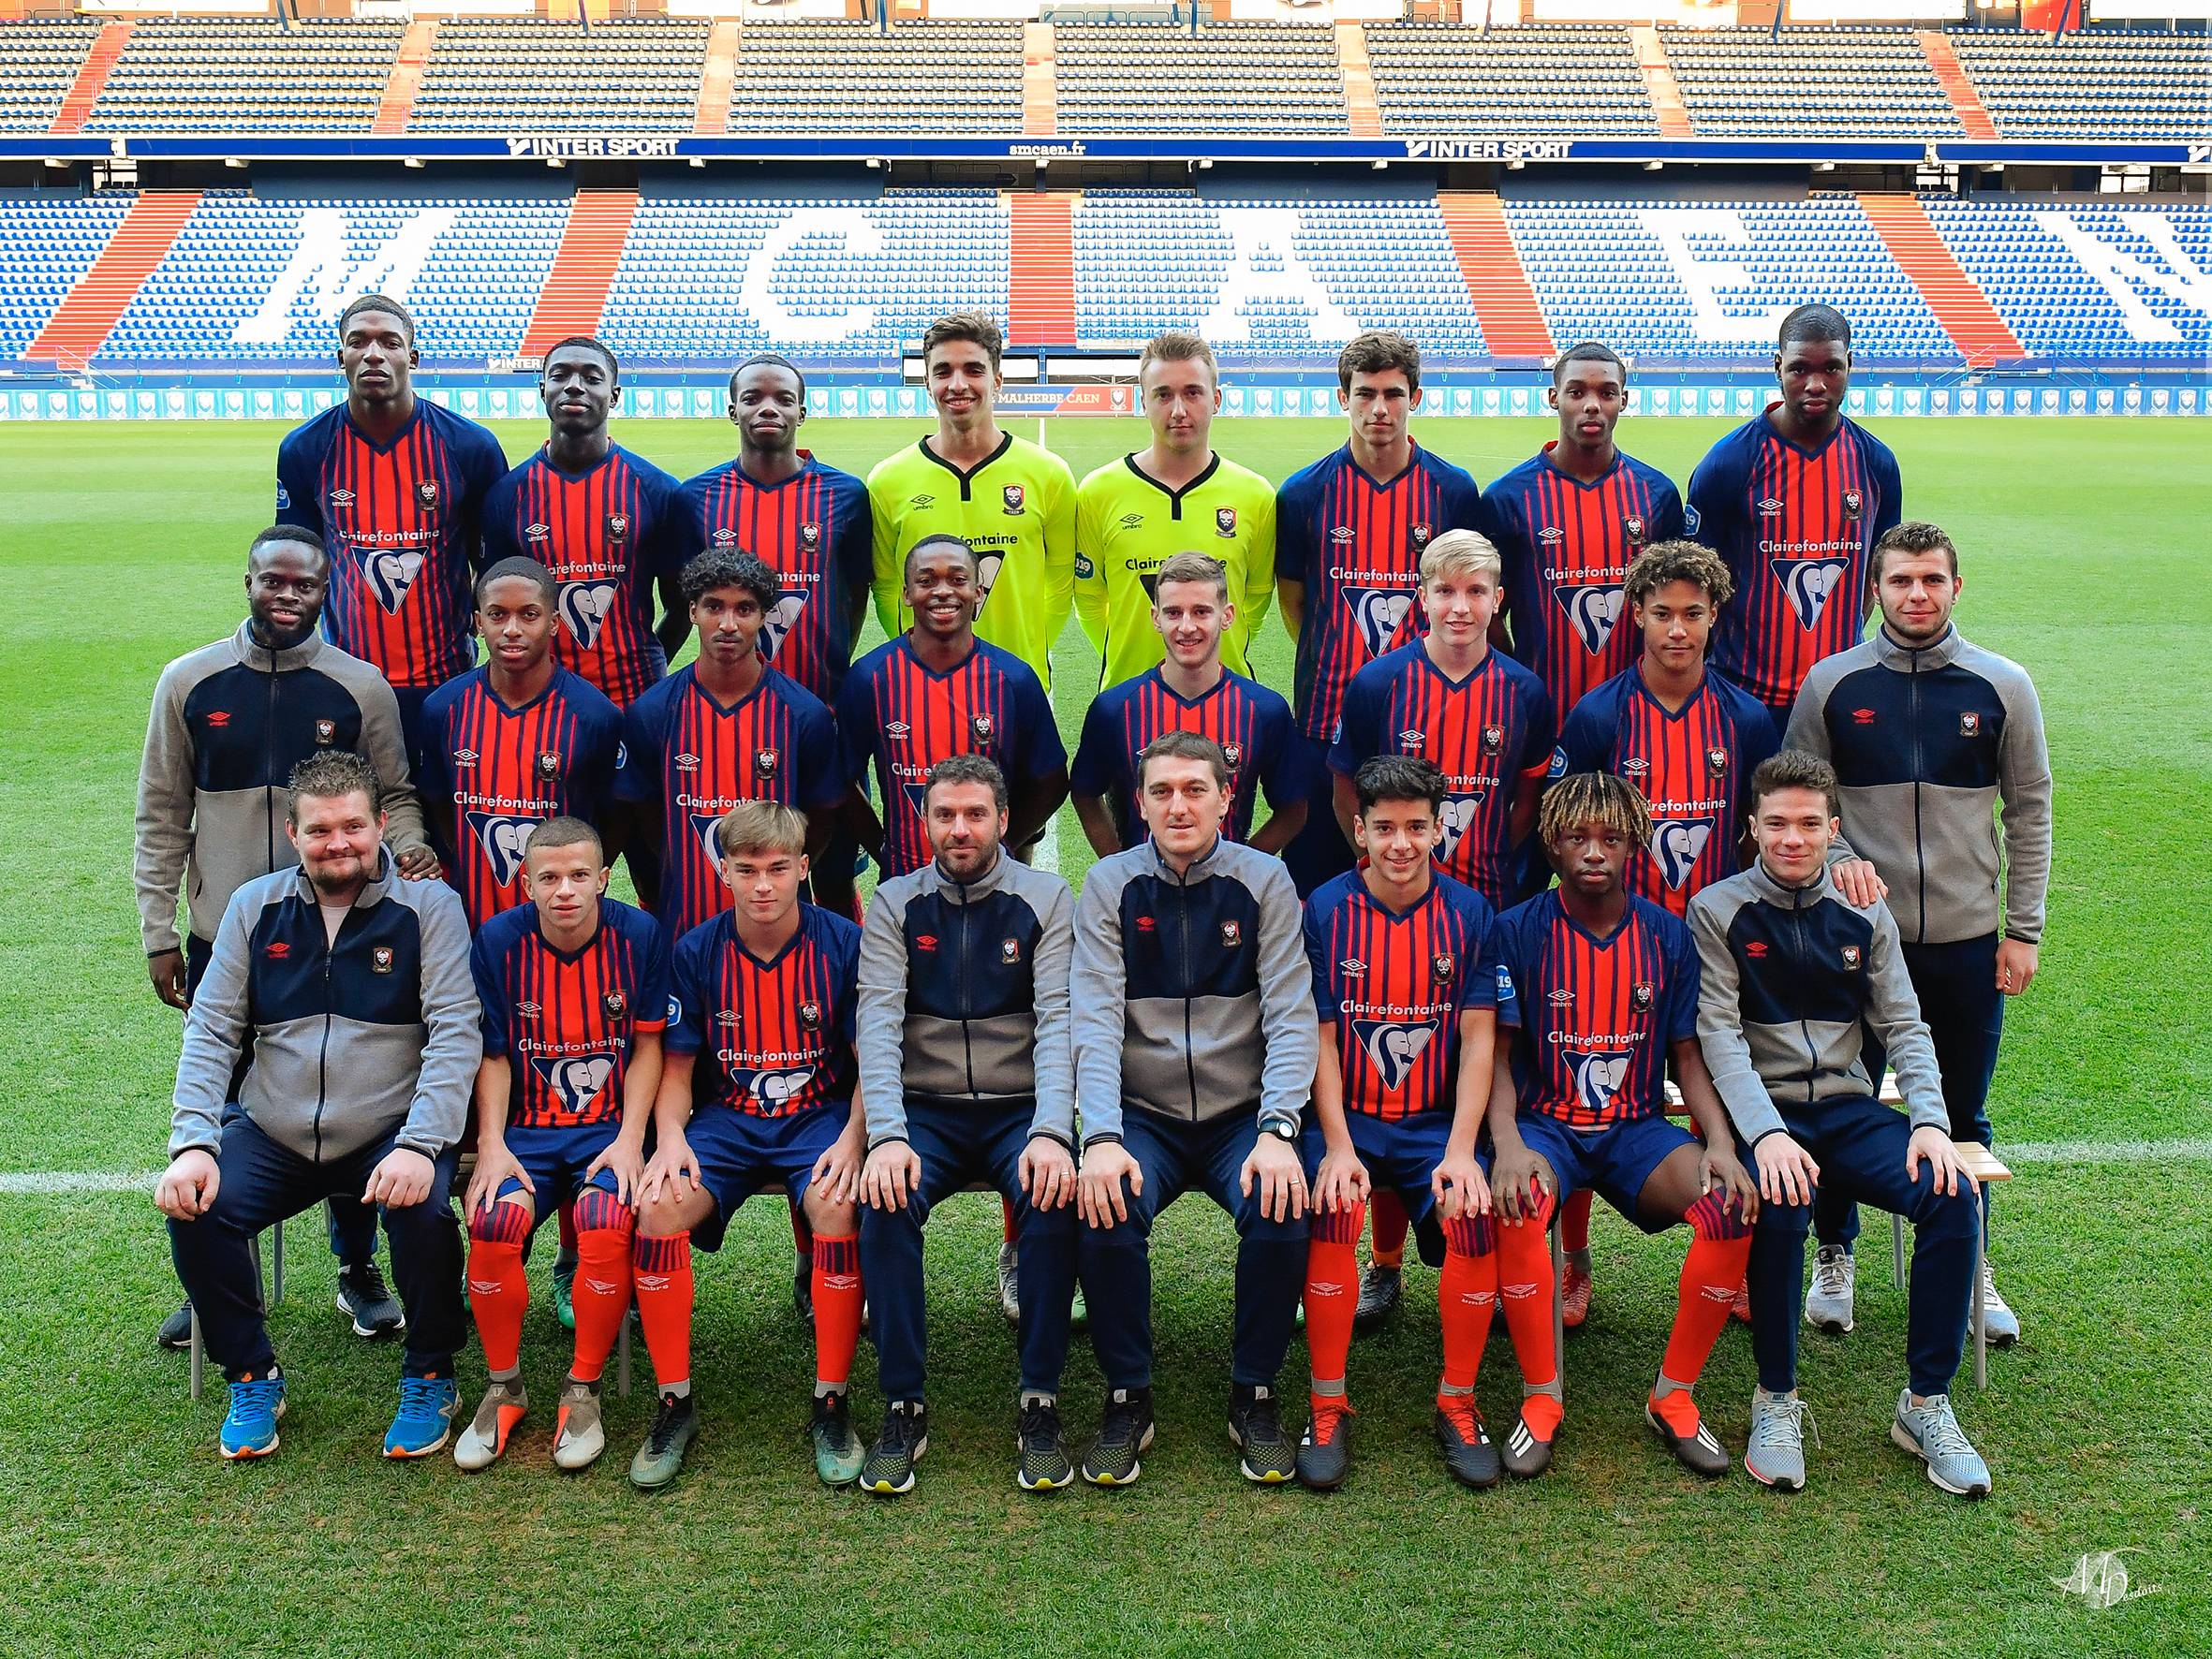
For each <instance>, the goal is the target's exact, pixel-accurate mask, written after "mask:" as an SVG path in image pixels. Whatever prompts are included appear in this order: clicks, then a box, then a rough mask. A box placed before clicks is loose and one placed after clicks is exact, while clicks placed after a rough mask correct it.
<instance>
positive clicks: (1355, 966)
mask: <svg viewBox="0 0 2212 1659" xmlns="http://www.w3.org/2000/svg"><path fill="white" fill-rule="evenodd" d="M1336 966H1337V968H1338V969H1339V970H1340V971H1341V972H1342V973H1343V974H1345V975H1346V976H1348V977H1349V978H1353V979H1357V978H1358V977H1359V976H1361V975H1362V974H1364V973H1365V972H1366V971H1367V964H1366V963H1365V962H1356V961H1354V960H1353V959H1352V958H1350V957H1346V958H1345V959H1344V960H1343V961H1342V962H1338V963H1337V964H1336Z"/></svg>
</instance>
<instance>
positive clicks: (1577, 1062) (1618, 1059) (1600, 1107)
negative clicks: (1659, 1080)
mask: <svg viewBox="0 0 2212 1659" xmlns="http://www.w3.org/2000/svg"><path fill="white" fill-rule="evenodd" d="M1631 1058H1633V1056H1631V1055H1630V1054H1627V1053H1625V1052H1623V1051H1622V1050H1617V1049H1598V1050H1592V1051H1591V1052H1589V1053H1586V1054H1570V1055H1568V1056H1567V1059H1568V1062H1569V1064H1571V1065H1572V1066H1573V1067H1574V1095H1575V1098H1576V1099H1577V1100H1578V1101H1580V1102H1581V1103H1582V1107H1583V1109H1584V1110H1585V1111H1587V1112H1590V1113H1593V1114H1596V1115H1600V1116H1601V1115H1603V1114H1604V1113H1606V1112H1608V1111H1611V1110H1612V1109H1613V1099H1614V1096H1615V1095H1616V1094H1619V1093H1620V1086H1621V1084H1622V1083H1623V1082H1625V1081H1627V1080H1628V1076H1629V1062H1630V1059H1631Z"/></svg>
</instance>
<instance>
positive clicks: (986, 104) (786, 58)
mask: <svg viewBox="0 0 2212 1659" xmlns="http://www.w3.org/2000/svg"><path fill="white" fill-rule="evenodd" d="M855 129H863V130H868V131H875V132H891V133H928V132H974V133H987V132H996V133H1018V132H1020V131H1021V130H1022V25H1021V24H1019V23H1007V22H934V21H933V22H901V23H898V24H896V25H895V26H894V27H892V29H890V30H888V31H882V30H878V29H877V28H876V27H875V25H874V24H872V23H866V22H831V21H823V20H806V21H799V20H793V21H789V22H760V23H754V22H748V23H747V24H746V25H745V32H744V34H743V36H742V37H740V41H739V46H738V54H737V73H736V76H735V77H734V78H733V80H732V81H731V82H730V131H731V132H733V133H735V132H773V133H779V134H780V133H791V132H833V133H840V134H847V133H850V132H852V131H854V130H855Z"/></svg>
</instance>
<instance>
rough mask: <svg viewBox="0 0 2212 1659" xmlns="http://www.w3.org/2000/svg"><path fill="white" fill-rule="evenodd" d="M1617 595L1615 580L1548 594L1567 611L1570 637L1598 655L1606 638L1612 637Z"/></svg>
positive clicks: (1619, 591)
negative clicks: (1570, 629) (1572, 632)
mask: <svg viewBox="0 0 2212 1659" xmlns="http://www.w3.org/2000/svg"><path fill="white" fill-rule="evenodd" d="M1621 594H1622V587H1621V584H1620V583H1619V582H1617V581H1593V582H1583V583H1579V584H1577V585H1575V586H1572V587H1556V588H1554V589H1553V590H1552V597H1553V598H1554V599H1555V600H1556V601H1557V602H1558V606H1559V609H1561V610H1564V611H1565V612H1566V613H1567V621H1568V624H1569V625H1570V626H1571V627H1572V628H1573V629H1574V637H1575V638H1576V639H1580V640H1581V641H1582V648H1583V649H1584V650H1585V651H1586V652H1588V653H1590V654H1591V655H1592V656H1599V655H1602V654H1603V653H1604V651H1605V645H1606V641H1608V640H1609V639H1612V638H1613V629H1614V624H1615V623H1617V622H1619V621H1620V612H1621Z"/></svg>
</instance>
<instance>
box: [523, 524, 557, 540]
mask: <svg viewBox="0 0 2212 1659" xmlns="http://www.w3.org/2000/svg"><path fill="white" fill-rule="evenodd" d="M552 535H553V526H552V525H550V524H529V525H525V526H524V530H523V539H524V541H543V540H545V539H546V538H547V537H548V536H552Z"/></svg>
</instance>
